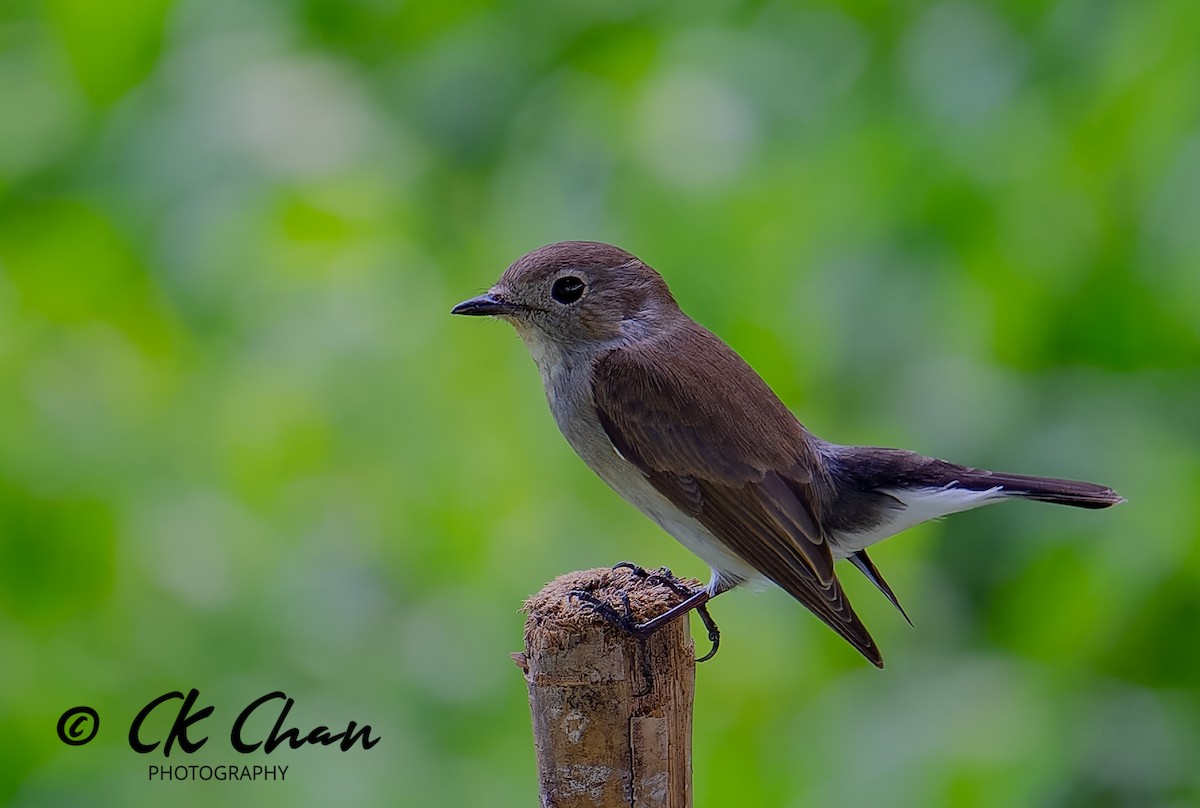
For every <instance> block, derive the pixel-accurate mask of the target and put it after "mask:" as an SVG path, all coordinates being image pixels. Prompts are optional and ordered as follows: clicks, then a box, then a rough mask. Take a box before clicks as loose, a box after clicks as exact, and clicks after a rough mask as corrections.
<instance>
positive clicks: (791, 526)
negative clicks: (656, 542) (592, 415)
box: [593, 321, 883, 667]
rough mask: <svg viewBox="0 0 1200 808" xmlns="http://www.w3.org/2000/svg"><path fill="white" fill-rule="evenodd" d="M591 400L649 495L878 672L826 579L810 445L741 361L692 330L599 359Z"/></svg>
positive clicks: (874, 652)
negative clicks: (681, 514)
mask: <svg viewBox="0 0 1200 808" xmlns="http://www.w3.org/2000/svg"><path fill="white" fill-rule="evenodd" d="M714 388H716V389H717V390H720V391H721V394H720V395H716V394H712V393H713V391H714ZM593 393H594V396H595V402H596V409H597V412H598V414H599V417H600V423H601V424H602V425H603V427H604V430H605V432H607V433H608V437H609V439H610V440H611V441H612V442H613V445H614V446H615V447H616V448H617V450H618V451H620V453H621V454H622V455H623V456H624V457H625V458H627V459H628V460H629V461H630V462H632V463H633V464H634V465H636V466H637V467H638V468H639V469H640V470H641V471H642V473H643V474H645V475H646V478H647V479H648V480H649V482H650V483H651V485H653V486H654V487H655V489H657V490H658V491H659V492H660V493H661V494H662V495H663V496H665V497H666V498H667V499H668V500H670V501H671V502H672V503H674V504H675V505H676V506H678V507H679V508H681V509H683V510H684V511H685V512H686V513H688V514H689V515H691V516H693V517H695V518H696V519H697V520H699V521H700V522H701V524H703V525H704V526H705V527H707V528H708V529H709V530H710V531H712V533H713V534H714V535H715V536H717V538H719V539H720V540H721V541H723V542H724V543H725V544H726V546H728V547H729V549H730V550H732V551H733V552H734V553H735V554H736V555H738V556H739V557H740V558H743V559H745V560H746V561H747V562H748V563H749V564H750V565H751V566H753V567H754V568H755V569H756V570H758V571H759V572H761V573H762V574H763V575H765V576H766V577H767V578H769V579H770V580H772V581H774V582H775V583H776V584H778V585H779V586H780V587H782V588H783V589H784V590H785V591H787V592H788V594H790V595H791V596H792V597H794V598H796V599H797V600H798V601H800V602H801V603H803V604H804V605H805V606H807V607H808V608H809V609H810V610H811V611H812V612H813V613H814V614H816V615H817V616H818V617H820V618H821V619H822V620H824V621H825V623H827V624H828V625H829V626H830V627H831V628H832V629H833V630H834V631H836V632H837V633H838V634H840V635H841V636H842V637H844V638H845V639H846V640H848V641H849V642H850V644H851V645H853V646H854V647H855V648H857V649H858V650H859V651H860V652H861V653H862V654H863V656H865V657H866V658H867V659H869V660H871V662H873V663H875V664H876V665H879V666H881V667H882V664H883V663H882V657H881V656H880V654H879V650H878V648H876V646H875V643H874V641H873V640H872V639H871V635H870V634H869V633H868V632H867V630H866V628H865V627H864V626H863V624H862V622H861V621H860V620H859V619H858V616H857V615H856V614H855V613H854V610H853V608H851V606H850V603H849V601H848V600H847V599H846V595H845V593H844V592H843V591H842V587H841V584H840V583H839V582H838V580H837V578H836V577H835V576H834V574H833V556H832V553H831V552H830V549H829V544H828V543H827V541H826V539H825V535H824V531H823V530H822V529H821V527H820V511H821V507H820V504H821V502H822V500H823V497H822V496H821V494H820V492H821V491H822V490H823V488H824V486H825V485H826V484H827V483H826V481H825V480H824V478H823V473H822V472H821V471H820V469H821V466H820V459H819V458H818V456H817V454H816V451H815V449H814V447H813V438H812V436H811V435H809V433H808V432H807V431H806V430H805V429H804V427H803V426H801V425H800V423H799V422H798V421H797V420H796V419H795V417H794V416H793V415H792V414H791V412H789V411H788V409H787V408H786V407H785V406H784V405H783V404H782V402H780V401H779V399H778V398H776V396H775V394H774V393H773V392H772V391H771V389H770V388H769V387H768V386H767V384H766V382H764V381H763V380H762V379H761V378H760V377H759V376H758V374H757V373H755V372H754V371H753V370H752V369H751V368H750V366H749V365H747V364H746V363H745V362H744V361H743V360H742V358H741V357H739V356H738V355H737V354H736V353H734V352H733V351H732V350H731V349H730V348H729V347H728V346H726V345H725V344H724V343H723V342H721V341H720V340H718V339H717V338H716V337H714V336H713V335H712V334H710V333H709V332H708V331H706V330H704V329H703V328H701V327H700V326H698V325H696V324H695V323H692V322H691V321H688V322H687V323H686V325H683V324H681V325H679V326H678V327H675V328H672V329H670V330H669V331H668V332H667V335H666V336H664V337H661V338H657V339H655V340H653V341H644V342H642V343H640V344H639V345H638V347H637V349H636V351H631V350H628V349H618V350H614V351H611V352H609V353H607V354H605V355H604V356H603V357H601V358H600V360H599V361H598V362H597V363H596V365H595V369H594V371H593ZM814 473H815V474H817V475H818V476H817V477H816V478H814Z"/></svg>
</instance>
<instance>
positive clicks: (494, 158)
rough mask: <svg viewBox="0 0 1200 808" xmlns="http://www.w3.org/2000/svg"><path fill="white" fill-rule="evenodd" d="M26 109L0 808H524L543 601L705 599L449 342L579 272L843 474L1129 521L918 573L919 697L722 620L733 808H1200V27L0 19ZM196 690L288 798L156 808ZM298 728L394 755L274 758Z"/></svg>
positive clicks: (719, 20) (0, 161)
mask: <svg viewBox="0 0 1200 808" xmlns="http://www.w3.org/2000/svg"><path fill="white" fill-rule="evenodd" d="M0 110H2V112H0V649H3V650H2V656H3V659H4V662H3V665H0V737H2V738H3V739H4V742H3V743H2V744H0V804H8V805H14V806H42V805H159V804H163V803H168V802H169V803H171V804H174V805H179V806H190V805H211V804H214V803H226V802H228V803H233V802H237V803H239V804H246V803H253V804H259V805H290V806H307V805H323V804H351V803H354V804H364V805H374V804H400V805H414V806H416V805H420V806H434V805H488V806H509V805H513V806H516V805H529V804H532V803H533V802H534V801H535V799H536V797H535V793H536V785H535V777H534V770H533V756H532V750H531V742H530V740H531V739H530V732H529V721H528V714H527V708H526V704H525V694H524V688H523V685H522V682H521V679H520V677H519V675H518V673H517V671H516V670H515V669H514V668H513V667H512V664H511V662H510V661H509V660H508V658H507V653H508V652H509V651H512V650H516V649H517V648H518V646H519V643H520V637H521V618H520V617H519V615H517V614H516V609H517V607H518V605H519V604H520V601H521V599H522V597H523V596H525V595H526V594H528V593H530V592H532V591H534V590H536V589H538V588H539V587H540V586H541V584H542V583H543V582H544V581H546V580H548V579H549V578H551V577H553V576H554V575H556V574H558V573H561V572H565V571H568V570H571V569H580V568H585V567H590V566H599V565H604V564H610V563H613V562H615V561H618V560H622V559H633V560H637V561H639V562H642V563H645V564H647V565H657V564H663V563H666V564H669V565H670V566H672V567H673V568H674V569H676V570H677V571H679V572H682V573H686V574H695V575H699V576H704V575H706V573H705V571H704V570H703V569H702V568H701V567H700V565H699V563H698V562H696V561H695V560H694V559H692V558H690V557H689V556H688V555H687V553H686V552H685V551H684V550H683V549H682V548H680V547H677V546H676V545H675V543H674V542H672V541H671V540H670V539H669V538H667V537H666V536H664V535H661V534H660V532H659V531H658V530H657V528H655V527H654V526H653V525H652V524H651V523H650V522H648V521H647V520H645V519H644V518H643V517H641V516H640V515H639V514H637V513H636V512H634V510H633V509H632V508H630V507H629V506H627V505H625V504H624V503H623V502H621V501H620V500H619V499H618V498H617V497H615V496H614V495H613V494H611V493H610V492H609V491H607V489H605V488H604V486H603V485H602V484H601V483H600V482H599V481H598V480H596V479H595V478H594V477H593V476H592V475H591V474H590V472H588V471H587V470H586V469H585V468H584V467H583V465H582V464H581V463H580V462H579V461H578V460H577V459H576V458H574V456H573V455H572V454H571V453H570V450H569V449H568V447H567V446H566V444H565V443H564V442H563V441H562V440H561V438H560V437H559V436H558V434H557V432H556V430H555V428H554V426H553V422H552V421H551V419H550V417H549V414H548V412H547V410H546V407H545V405H544V402H543V401H542V392H541V389H540V385H539V383H538V379H537V375H536V373H535V372H534V370H533V366H532V364H531V362H530V361H529V358H528V356H527V355H526V353H525V350H524V348H523V347H522V346H521V345H520V343H519V341H518V340H517V339H516V338H515V337H514V335H513V334H512V333H511V332H510V330H509V329H508V328H506V327H504V326H502V325H499V324H489V323H479V322H466V321H461V320H454V319H452V318H450V317H449V316H448V314H447V312H448V310H449V308H450V306H451V305H453V304H454V303H455V302H457V301H458V300H461V299H463V298H465V297H468V296H470V295H471V294H474V293H475V292H477V291H479V290H480V289H483V288H486V286H487V285H489V284H490V283H491V282H492V280H494V278H495V277H496V276H497V275H498V274H499V273H500V271H501V270H502V269H503V267H504V266H505V264H507V263H508V262H509V261H511V260H512V259H514V258H516V257H517V256H518V255H519V254H521V253H522V252H524V251H526V250H528V249H531V248H533V247H536V246H538V245H540V244H543V243H547V242H550V241H557V240H561V239H567V238H587V239H599V240H606V241H611V242H614V243H617V244H620V245H621V246H624V247H626V248H628V249H630V250H632V251H634V252H636V253H638V254H639V255H641V256H642V257H643V258H645V259H646V260H647V261H648V262H649V263H651V264H652V265H654V266H656V267H658V268H659V269H660V270H661V271H662V272H663V273H664V274H665V276H666V277H667V279H668V281H669V282H670V283H671V285H672V288H673V290H674V291H675V293H676V296H677V297H678V298H679V300H680V301H681V302H682V304H683V306H684V308H685V309H686V310H687V311H689V313H691V314H692V315H693V316H695V317H696V318H697V319H699V320H700V321H701V322H703V323H705V324H706V325H708V326H709V327H710V328H712V329H713V330H714V331H716V332H717V333H718V334H719V335H721V336H722V337H724V338H725V339H726V340H727V341H729V342H730V343H731V344H733V345H734V347H735V348H737V349H738V350H739V351H740V352H742V353H743V355H744V356H746V357H747V359H748V360H749V361H750V362H751V363H752V364H753V365H754V366H755V367H756V368H758V369H759V371H760V372H761V373H762V374H763V375H764V376H765V377H766V378H767V379H768V381H769V382H770V383H771V384H772V385H773V386H774V387H775V389H776V390H777V391H778V392H779V393H780V394H781V396H782V397H783V398H784V400H785V401H787V402H788V403H789V404H790V405H792V406H793V407H794V408H795V409H796V411H797V412H798V413H799V414H800V416H801V417H802V418H803V420H804V421H805V422H806V423H807V424H808V425H809V426H810V427H811V428H812V429H813V430H814V431H816V432H817V433H818V434H821V435H822V436H824V437H827V438H829V439H832V440H837V441H841V442H846V443H851V442H855V443H876V444H890V445H904V446H908V447H911V448H915V449H919V450H922V451H924V452H926V453H930V454H938V455H942V456H947V457H950V458H952V459H955V460H959V461H961V462H966V463H970V464H973V465H980V466H991V467H1002V468H1006V469H1011V470H1014V471H1028V472H1031V473H1041V474H1054V475H1061V476H1077V477H1081V478H1085V479H1095V480H1099V481H1103V482H1105V483H1108V484H1111V485H1113V486H1114V487H1116V488H1117V489H1118V490H1119V491H1121V492H1122V493H1123V494H1125V495H1126V496H1127V497H1128V498H1129V503H1128V504H1127V505H1125V506H1123V507H1121V508H1119V509H1116V510H1114V511H1112V512H1104V513H1087V512H1080V511H1071V510H1066V509H1055V508H1049V507H1039V506H1036V505H1025V504H1018V505H1011V506H1005V507H1002V508H996V509H988V510H985V511H983V512H974V513H970V514H965V515H962V516H958V517H954V518H952V519H950V520H948V521H946V522H944V523H938V524H934V525H927V526H923V527H920V528H917V529H915V530H913V531H910V532H909V533H908V534H906V535H905V536H904V537H902V538H898V539H896V540H894V541H891V542H888V543H887V544H885V545H884V546H883V547H881V548H880V549H879V550H878V551H877V552H876V560H877V562H878V563H879V565H880V566H881V568H882V569H883V570H884V571H885V572H886V573H887V574H888V576H889V579H890V580H891V582H892V584H893V585H894V586H895V588H896V589H897V591H898V592H899V593H900V596H901V598H902V599H903V601H904V602H905V604H906V606H907V608H908V610H909V612H910V614H911V615H912V616H913V618H914V620H915V622H916V623H917V630H915V631H914V630H910V629H909V628H908V627H907V626H906V625H904V623H903V621H902V620H900V619H899V618H898V616H897V615H895V614H894V613H893V612H892V611H891V609H890V607H889V605H888V604H887V603H886V602H884V601H883V599H882V598H881V597H879V596H878V595H877V593H875V592H873V591H870V590H869V587H868V586H867V585H866V584H865V583H864V582H863V581H861V580H859V579H857V578H856V576H854V575H853V573H850V574H848V575H846V576H844V577H846V578H847V579H848V586H849V587H850V594H851V596H852V597H853V598H854V601H855V603H856V605H857V606H858V608H859V610H860V611H861V612H862V614H863V616H864V619H865V620H866V621H867V623H868V624H869V625H870V626H871V627H872V630H873V631H874V633H875V634H876V637H877V638H878V639H879V640H880V642H881V644H882V645H883V647H884V649H885V651H886V654H887V658H888V669H887V670H886V671H884V672H878V671H875V670H873V669H871V668H870V667H869V666H868V665H866V664H865V663H864V662H863V661H862V660H861V659H859V658H858V657H857V655H856V654H855V653H854V652H853V651H852V650H851V649H849V648H848V647H846V646H845V645H844V644H843V643H841V642H840V640H838V638H837V637H835V636H834V635H833V634H832V633H831V632H828V631H827V630H826V629H824V628H823V627H822V626H821V625H820V624H819V623H818V622H817V621H816V620H814V619H813V618H811V616H809V615H807V614H806V613H805V612H804V611H803V610H802V609H801V608H799V607H798V606H796V605H795V604H793V603H791V602H789V601H788V599H787V598H786V597H785V596H783V595H782V594H780V593H777V592H772V593H766V594H763V595H761V596H758V597H755V596H753V595H751V594H749V593H740V592H739V593H734V594H731V595H727V596H725V597H724V598H722V599H721V600H720V601H718V602H717V603H716V604H715V609H716V617H717V619H718V620H719V621H720V622H721V625H722V627H723V628H724V630H725V637H726V641H725V645H724V647H723V650H722V653H721V654H720V656H719V657H718V658H717V659H716V660H715V661H714V662H712V663H708V664H706V665H704V666H703V667H702V668H701V669H700V671H699V674H698V676H699V687H698V691H699V696H698V700H699V701H698V705H697V717H696V740H695V772H696V804H697V806H716V805H734V806H738V805H771V806H805V805H848V806H850V805H867V804H880V805H895V806H1012V805H1023V806H1039V805H1047V806H1049V805H1054V806H1184V805H1196V804H1198V803H1200V774H1198V773H1197V772H1198V771H1200V770H1198V769H1197V767H1196V761H1197V760H1198V759H1200V642H1197V634H1196V630H1197V624H1198V618H1200V605H1198V604H1200V599H1198V597H1197V592H1198V590H1200V541H1198V539H1200V504H1198V503H1197V497H1196V491H1197V490H1198V488H1200V213H1198V211H1200V6H1198V5H1197V4H1196V2H1195V0H1152V1H1151V2H1144V3H1122V2H1116V1H1115V0H1058V2H1052V3H1043V2H1032V1H1031V0H1008V1H1007V2H991V3H974V2H966V1H965V0H963V1H961V2H958V1H953V0H952V1H951V2H940V3H932V4H931V3H924V2H915V1H913V0H910V1H909V2H899V3H885V2H879V1H878V0H845V1H844V2H814V3H808V4H800V3H787V2H774V3H769V2H737V1H736V0H719V2H715V3H709V4H703V5H699V4H695V3H682V2H668V3H661V4H645V3H635V2H631V1H630V0H613V1H612V2H607V3H594V4H582V3H550V2H542V1H540V0H519V2H515V3H507V4H498V3H490V2H483V0H439V1H438V2H430V1H429V0H417V2H410V3H390V2H386V0H350V1H347V0H263V1H262V2H252V3H245V2H236V0H177V1H176V2H170V0H109V1H108V2H104V3H95V2H87V0H45V1H44V2H35V0H6V2H5V3H3V4H0ZM191 687H198V688H200V690H201V700H202V702H203V703H206V704H212V705H214V706H216V708H217V712H216V713H215V714H214V717H213V718H212V719H211V720H210V723H209V724H208V725H207V728H208V729H210V730H212V733H211V734H212V735H213V740H212V741H211V742H210V743H209V744H208V745H207V746H206V747H205V748H204V749H203V750H202V751H201V752H199V753H197V754H196V755H193V756H191V757H190V758H186V759H180V760H179V762H186V763H234V762H255V763H262V762H267V763H280V764H286V765H290V767H291V768H290V771H289V775H288V779H287V781H286V782H285V783H283V784H279V783H275V784H270V783H268V784H253V785H250V784H228V783H224V784H221V783H200V784H179V783H148V782H146V777H145V771H146V770H145V767H146V765H147V764H149V763H158V762H161V760H162V759H161V757H156V756H153V755H151V756H148V757H145V758H143V757H141V756H138V755H136V754H134V753H133V752H132V751H131V750H130V749H129V748H128V746H127V744H126V742H125V730H126V729H127V727H128V720H129V718H130V717H132V715H134V714H135V713H136V712H137V710H138V709H139V708H140V707H141V706H142V705H144V704H145V703H146V702H148V701H149V700H150V699H152V698H154V697H156V696H158V695H160V694H162V693H165V692H167V691H169V690H175V689H179V690H182V691H185V692H186V691H187V690H188V689H190V688H191ZM276 689H282V690H285V691H287V693H288V694H289V695H290V696H293V697H295V698H296V699H297V706H296V708H295V709H294V710H293V713H292V716H293V719H295V720H296V721H297V722H299V723H300V724H302V725H303V726H302V729H305V730H307V729H308V728H311V727H312V726H315V725H317V724H328V725H332V726H335V727H336V726H337V725H338V724H339V723H341V724H344V723H345V722H347V721H349V720H352V719H353V720H356V721H358V722H360V723H363V722H365V723H369V724H371V725H372V726H373V727H374V728H375V731H376V733H377V734H378V735H381V736H382V737H383V741H382V743H380V745H379V746H377V747H376V748H375V749H374V750H372V751H370V752H350V753H345V754H343V753H341V752H331V751H330V750H321V749H310V748H306V749H304V750H299V751H296V752H289V751H286V750H282V751H280V752H276V753H275V755H273V756H270V757H267V756H264V755H262V754H261V753H260V754H258V755H254V756H250V758H248V759H247V760H241V756H238V755H236V754H235V753H233V752H232V750H231V749H230V747H229V745H228V739H227V738H225V737H222V735H223V734H224V733H225V732H226V731H227V730H226V729H225V728H227V727H228V726H229V722H230V721H231V720H232V717H233V715H234V714H235V713H236V711H237V710H238V709H240V708H241V707H242V706H244V705H245V704H247V703H249V702H250V701H251V700H253V699H254V698H256V697H258V696H260V695H262V694H264V693H267V692H270V691H272V690H276ZM78 703H86V704H90V705H92V706H94V707H96V709H97V710H98V711H99V712H100V714H101V716H102V721H103V725H102V729H101V733H100V737H99V738H98V739H97V740H96V741H95V742H94V743H93V744H92V745H91V746H88V747H86V748H82V749H76V748H68V747H66V746H64V745H62V744H60V743H59V742H58V741H57V739H56V738H55V737H54V731H53V729H54V724H55V721H56V720H57V717H58V715H59V714H60V713H61V712H62V711H63V710H65V709H66V708H67V707H70V706H73V705H75V704H78ZM176 757H178V753H177V754H176V756H173V757H172V761H173V762H174V761H175V760H176Z"/></svg>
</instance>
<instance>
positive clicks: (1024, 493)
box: [827, 446, 1125, 524]
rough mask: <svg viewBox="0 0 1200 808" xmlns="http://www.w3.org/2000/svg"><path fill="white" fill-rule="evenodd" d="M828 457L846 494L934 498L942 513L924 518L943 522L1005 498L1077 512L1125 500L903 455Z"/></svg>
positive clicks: (872, 451)
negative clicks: (966, 494)
mask: <svg viewBox="0 0 1200 808" xmlns="http://www.w3.org/2000/svg"><path fill="white" fill-rule="evenodd" d="M827 451H828V453H829V455H828V456H829V459H830V460H831V461H833V462H832V464H831V468H832V470H833V471H834V473H835V475H836V476H837V477H838V478H839V480H840V481H841V484H842V488H843V489H845V490H849V491H858V492H871V491H875V492H893V493H897V494H898V496H899V498H900V499H901V500H904V501H905V504H911V503H908V502H907V499H908V498H907V497H904V496H903V494H900V493H899V492H914V493H917V492H922V493H925V494H929V493H933V494H934V495H935V498H936V499H937V500H938V502H939V507H944V508H945V510H942V512H940V513H935V512H934V511H936V510H937V509H936V508H933V509H931V510H930V513H929V514H928V515H927V516H926V517H925V518H934V517H936V516H945V515H946V514H948V513H954V512H955V511H960V510H966V509H967V508H973V507H977V506H979V505H983V504H986V503H987V502H995V501H997V500H1001V499H1006V498H1008V497H1019V498H1022V499H1033V500H1038V501H1040V502H1053V503H1055V504H1057V505H1073V506H1075V507H1076V508H1107V507H1109V506H1112V505H1116V504H1118V503H1121V502H1124V501H1125V498H1124V497H1122V496H1121V495H1120V494H1118V493H1117V492H1116V491H1114V490H1112V489H1111V488H1109V487H1108V486H1104V485H1097V484H1095V483H1085V482H1081V481H1079V480H1062V479H1059V478H1057V477H1034V476H1031V475H1028V474H1006V473H1004V472H999V471H987V470H986V469H974V468H970V467H968V466H960V465H959V464H957V463H950V462H948V461H946V460H938V459H937V458H934V457H925V456H924V455H920V454H917V453H916V452H908V451H905V450H903V449H884V448H880V447H874V446H829V447H828V449H827ZM954 491H968V492H971V491H974V492H979V493H980V494H987V493H990V494H993V496H991V497H986V496H985V497H980V498H967V499H963V500H961V501H960V500H958V499H956V498H955V497H954V495H953V492H954ZM918 498H920V497H918ZM914 524H915V523H914Z"/></svg>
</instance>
